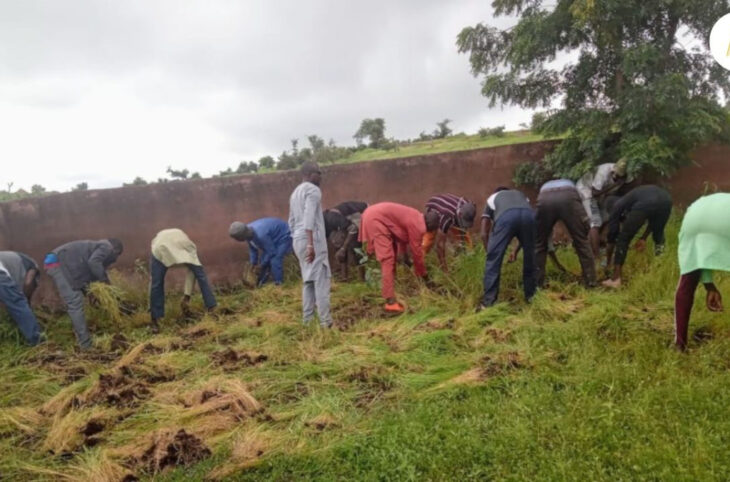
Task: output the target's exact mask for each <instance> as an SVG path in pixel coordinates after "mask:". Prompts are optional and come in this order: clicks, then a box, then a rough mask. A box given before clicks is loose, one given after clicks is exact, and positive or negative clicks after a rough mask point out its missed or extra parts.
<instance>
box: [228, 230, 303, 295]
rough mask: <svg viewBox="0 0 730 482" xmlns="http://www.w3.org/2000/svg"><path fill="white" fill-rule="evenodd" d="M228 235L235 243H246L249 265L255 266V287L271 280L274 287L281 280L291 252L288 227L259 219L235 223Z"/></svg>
mask: <svg viewBox="0 0 730 482" xmlns="http://www.w3.org/2000/svg"><path fill="white" fill-rule="evenodd" d="M228 233H229V234H230V235H231V237H232V238H233V239H235V240H236V241H247V242H248V252H249V258H250V262H251V266H254V267H257V269H258V277H257V280H256V284H257V286H262V285H263V284H264V283H266V282H267V281H268V279H269V274H271V275H272V277H273V278H274V284H277V285H280V284H281V283H282V282H283V281H284V257H285V256H286V255H287V254H289V253H291V252H292V239H291V233H290V231H289V224H287V222H286V221H284V220H282V219H279V218H261V219H257V220H256V221H253V222H251V223H248V224H245V223H241V222H238V221H236V222H234V223H233V224H231V227H230V229H229V230H228Z"/></svg>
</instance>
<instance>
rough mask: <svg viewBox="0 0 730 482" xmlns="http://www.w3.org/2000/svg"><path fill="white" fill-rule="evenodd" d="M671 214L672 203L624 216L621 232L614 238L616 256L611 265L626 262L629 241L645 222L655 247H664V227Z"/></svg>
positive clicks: (635, 210)
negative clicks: (647, 224) (647, 223)
mask: <svg viewBox="0 0 730 482" xmlns="http://www.w3.org/2000/svg"><path fill="white" fill-rule="evenodd" d="M671 213H672V202H671V201H668V202H661V203H657V205H656V206H655V207H653V208H651V209H646V210H641V211H639V210H638V209H632V210H631V211H629V213H628V214H627V215H626V219H625V220H624V222H623V223H621V232H620V233H619V235H618V238H616V255H615V257H614V260H613V264H618V265H623V264H624V262H625V261H626V255H627V253H628V251H629V245H630V244H631V240H632V239H634V236H636V233H638V232H639V230H640V229H641V227H642V226H643V225H644V223H645V222H647V221H649V229H650V230H651V236H652V238H653V239H654V245H655V246H663V245H664V227H665V226H666V225H667V221H669V215H670V214H671Z"/></svg>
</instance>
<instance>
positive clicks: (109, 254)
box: [44, 238, 123, 350]
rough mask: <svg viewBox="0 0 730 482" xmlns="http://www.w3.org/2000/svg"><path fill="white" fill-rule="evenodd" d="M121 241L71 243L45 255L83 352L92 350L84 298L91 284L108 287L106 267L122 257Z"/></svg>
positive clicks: (45, 263)
mask: <svg viewBox="0 0 730 482" xmlns="http://www.w3.org/2000/svg"><path fill="white" fill-rule="evenodd" d="M122 251H123V246H122V242H121V241H119V240H118V239H114V238H110V239H100V240H98V241H89V240H85V241H71V242H70V243H66V244H64V245H63V246H59V247H58V248H56V249H54V250H53V251H51V252H50V253H48V254H47V255H46V258H45V260H44V268H45V270H46V272H47V273H48V275H49V276H50V277H51V278H53V282H54V283H55V284H56V289H57V290H58V294H59V295H60V296H61V299H62V300H63V302H64V303H65V304H66V308H67V309H68V314H69V316H70V317H71V323H72V325H73V329H74V332H75V333H76V340H77V341H78V343H79V346H80V347H81V349H82V350H86V349H88V348H91V335H90V334H89V329H88V327H87V326H86V317H85V316H84V294H85V292H86V289H87V288H88V286H89V284H90V283H91V282H92V281H101V282H103V283H107V284H108V283H109V276H108V275H107V273H106V269H107V267H109V265H111V264H112V263H114V262H115V261H116V260H117V258H118V257H119V255H121V254H122Z"/></svg>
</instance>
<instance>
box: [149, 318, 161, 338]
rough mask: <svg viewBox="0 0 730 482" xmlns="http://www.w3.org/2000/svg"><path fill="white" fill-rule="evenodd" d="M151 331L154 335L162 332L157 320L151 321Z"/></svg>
mask: <svg viewBox="0 0 730 482" xmlns="http://www.w3.org/2000/svg"><path fill="white" fill-rule="evenodd" d="M150 332H152V334H154V335H156V334H158V333H159V332H160V325H159V324H158V323H157V320H152V321H151V322H150Z"/></svg>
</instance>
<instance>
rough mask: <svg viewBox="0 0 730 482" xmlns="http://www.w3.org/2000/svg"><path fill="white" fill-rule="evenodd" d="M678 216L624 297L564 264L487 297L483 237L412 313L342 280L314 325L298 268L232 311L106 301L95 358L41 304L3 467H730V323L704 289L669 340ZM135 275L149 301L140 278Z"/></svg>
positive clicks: (540, 474) (5, 435) (641, 259)
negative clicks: (115, 309)
mask: <svg viewBox="0 0 730 482" xmlns="http://www.w3.org/2000/svg"><path fill="white" fill-rule="evenodd" d="M677 230H678V220H677V219H676V218H674V219H672V221H671V223H670V226H669V227H668V236H667V238H668V245H667V250H666V254H665V255H663V256H661V257H654V255H653V254H652V253H650V252H645V253H636V252H634V251H632V252H630V254H629V260H628V264H627V266H626V269H625V273H626V275H627V278H628V285H627V286H626V287H624V288H623V289H621V290H619V291H618V292H607V291H605V290H602V289H596V290H591V291H588V290H585V289H583V288H582V287H580V286H579V285H578V284H577V283H576V282H574V280H573V279H572V278H571V277H570V276H567V275H561V274H559V273H557V272H556V271H549V278H550V280H551V286H550V287H549V288H547V289H546V290H544V291H541V292H540V293H539V294H538V295H537V297H536V298H535V299H534V301H533V302H532V303H531V304H529V305H528V304H526V303H525V302H524V300H523V299H522V296H521V292H520V289H519V284H518V282H519V276H518V273H519V271H520V264H521V263H520V262H518V263H515V264H512V265H506V267H505V270H504V273H503V279H502V292H501V295H500V299H501V300H502V302H501V303H499V304H498V305H496V306H495V307H493V308H490V309H488V310H486V311H483V312H480V313H474V311H473V307H474V306H475V304H476V302H477V299H478V297H479V294H480V290H481V275H482V270H483V260H484V253H483V251H482V250H481V248H478V249H476V250H474V251H473V252H468V253H465V254H462V255H460V256H459V257H458V258H451V259H452V269H451V270H450V272H449V274H441V273H439V272H438V271H437V270H436V269H435V268H434V267H433V266H431V268H432V269H431V271H432V273H433V277H434V280H435V281H436V282H437V283H438V284H439V286H440V289H439V291H438V292H432V291H429V290H427V289H425V288H424V287H423V286H421V285H420V284H419V283H418V282H416V281H415V280H414V279H413V277H412V276H411V275H409V274H407V273H406V271H405V269H401V270H400V276H399V282H400V284H399V285H398V289H399V293H401V295H402V297H403V300H404V301H406V302H407V304H408V313H407V314H406V315H404V316H401V317H398V318H384V317H383V316H382V314H381V312H380V309H379V308H380V302H381V300H380V299H379V296H378V291H379V290H378V288H377V286H373V285H368V284H366V283H349V284H345V283H337V284H335V286H334V288H333V295H332V296H333V310H334V316H335V319H336V321H337V322H338V323H340V325H341V329H339V330H332V331H322V330H320V329H318V328H317V327H316V326H311V327H303V326H301V325H300V324H299V285H298V283H297V282H296V281H295V277H294V276H290V277H289V278H290V279H291V280H292V281H290V282H288V283H287V284H286V285H285V286H284V287H282V288H281V289H277V288H275V287H266V288H264V289H261V290H258V291H254V292H252V291H249V290H244V289H239V290H228V291H226V292H222V293H219V302H220V307H221V311H222V312H223V314H222V315H221V316H220V317H219V318H213V317H211V316H209V315H206V316H203V315H202V314H201V315H199V316H198V317H199V318H200V319H196V320H192V321H181V320H179V318H180V317H181V315H180V312H179V309H178V308H177V306H176V302H177V301H178V299H179V298H178V297H177V296H174V295H171V296H168V315H169V316H168V317H167V319H166V321H165V323H164V324H163V333H162V334H160V335H156V336H151V335H149V334H148V333H147V331H146V329H145V328H144V324H145V322H146V321H147V319H146V314H145V313H144V309H143V308H140V310H139V312H138V313H136V314H134V315H131V316H127V317H123V318H122V319H121V321H117V322H113V321H112V318H110V317H109V316H107V315H105V314H104V313H102V312H99V311H96V309H90V310H89V315H90V318H92V319H94V320H95V321H96V323H95V325H94V331H95V332H96V334H97V336H96V348H95V350H94V351H93V352H92V353H89V354H76V353H74V351H73V340H72V333H71V329H70V322H69V320H68V318H67V317H66V316H62V317H60V318H55V317H54V316H53V315H51V314H46V313H42V314H41V316H42V317H43V319H44V320H45V324H46V326H47V331H48V333H49V336H50V339H51V340H53V343H52V344H47V345H45V346H41V347H38V348H33V349H28V348H25V347H23V346H22V345H21V344H20V342H19V340H18V335H17V334H16V332H15V331H14V329H13V328H12V327H11V326H10V323H8V322H3V323H2V325H1V329H2V333H0V386H2V387H3V390H2V393H0V434H1V435H2V436H1V437H0V476H1V477H2V478H3V479H6V480H39V479H47V480H79V481H80V480H98V481H101V480H123V479H124V477H125V476H126V477H127V479H126V480H134V478H133V477H132V475H131V474H133V475H134V477H137V478H139V479H142V480H148V479H152V478H154V479H155V480H165V481H172V480H223V479H231V480H489V479H496V480H502V479H508V480H646V479H651V480H725V479H727V474H728V473H730V453H729V452H728V451H727V449H726V447H727V442H728V438H729V437H730V435H728V434H730V418H728V417H727V410H728V409H727V407H728V406H730V359H728V357H727V353H728V352H729V350H730V328H729V327H728V324H727V321H728V320H727V315H725V314H711V313H709V312H708V311H707V310H706V309H704V306H703V301H704V300H703V295H704V290H702V289H700V290H698V295H697V296H698V299H697V304H696V310H695V315H694V317H693V320H692V325H691V327H690V335H691V342H690V350H689V351H688V352H687V353H685V354H680V353H677V352H676V351H674V350H673V349H671V347H670V346H671V343H672V339H673V321H672V300H673V290H674V286H675V283H676V280H677V263H676V256H675V255H674V253H676V238H677ZM648 251H650V250H648ZM558 254H559V256H560V257H561V259H562V260H564V261H565V264H566V265H567V266H568V267H569V269H571V270H573V271H574V272H577V270H578V262H577V259H576V257H575V256H574V254H573V253H572V251H571V250H570V249H565V248H563V249H560V250H559V253H558ZM429 262H431V263H433V262H434V260H433V259H430V260H429ZM551 269H552V268H551ZM119 286H120V288H121V289H122V290H123V291H124V293H125V295H124V296H125V299H127V301H128V302H130V303H133V304H134V303H136V304H138V305H142V304H143V303H144V286H145V284H144V279H143V278H140V279H138V280H137V282H136V283H135V282H127V283H120V284H119ZM719 286H720V289H721V291H723V292H724V293H728V292H729V291H730V290H729V288H730V282H728V280H727V279H726V278H725V279H724V278H722V277H721V278H720V279H719ZM197 302H198V303H200V301H199V300H198V301H197ZM194 308H195V309H196V310H197V311H200V312H202V307H201V306H200V305H199V304H198V305H195V306H194ZM120 334H121V335H123V336H121V335H120ZM181 429H184V431H185V432H180V430H181Z"/></svg>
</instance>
